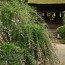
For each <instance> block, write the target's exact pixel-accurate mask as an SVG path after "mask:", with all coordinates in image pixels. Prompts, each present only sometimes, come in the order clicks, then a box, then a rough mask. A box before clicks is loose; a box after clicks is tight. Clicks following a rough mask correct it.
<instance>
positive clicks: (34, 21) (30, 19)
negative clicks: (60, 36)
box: [0, 0, 57, 65]
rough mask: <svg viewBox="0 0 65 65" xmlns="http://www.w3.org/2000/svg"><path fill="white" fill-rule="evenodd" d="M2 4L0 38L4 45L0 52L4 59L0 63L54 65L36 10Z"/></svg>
mask: <svg viewBox="0 0 65 65" xmlns="http://www.w3.org/2000/svg"><path fill="white" fill-rule="evenodd" d="M24 1H25V2H26V1H27V0H24ZM3 3H4V4H2V6H1V26H0V29H1V30H0V34H1V35H2V38H3V41H4V43H1V45H0V46H1V48H0V50H3V51H2V52H3V53H1V54H3V55H4V57H3V58H2V59H1V61H2V62H5V61H7V63H8V64H7V65H20V64H21V65H23V64H22V63H21V62H23V60H24V65H37V64H36V62H38V61H41V63H42V64H43V65H47V64H50V65H56V64H55V59H56V58H55V53H54V50H53V46H52V43H51V40H50V38H49V32H48V29H47V28H46V26H45V24H44V23H40V21H42V20H41V18H40V17H39V16H38V15H37V13H36V12H35V10H34V9H32V8H31V7H30V6H28V5H27V3H26V4H24V3H23V4H21V3H20V2H19V1H18V0H6V2H5V0H4V1H3ZM42 22H43V21H42ZM3 41H2V42H3ZM17 50H18V51H17ZM19 53H20V54H21V55H20V54H19ZM14 54H15V56H13V55H14ZM22 55H23V59H22ZM39 57H40V58H39ZM4 58H5V59H4ZM17 58H18V59H17ZM17 60H18V61H17ZM56 61H57V60H56Z"/></svg>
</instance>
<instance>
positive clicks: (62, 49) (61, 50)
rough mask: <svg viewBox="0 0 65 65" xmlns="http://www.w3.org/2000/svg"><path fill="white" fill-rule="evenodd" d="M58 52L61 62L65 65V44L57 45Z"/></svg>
mask: <svg viewBox="0 0 65 65" xmlns="http://www.w3.org/2000/svg"><path fill="white" fill-rule="evenodd" d="M56 47H57V50H56V53H57V56H58V58H59V60H60V63H61V65H65V44H56Z"/></svg>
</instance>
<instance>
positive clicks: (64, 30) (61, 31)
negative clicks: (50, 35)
mask: <svg viewBox="0 0 65 65" xmlns="http://www.w3.org/2000/svg"><path fill="white" fill-rule="evenodd" d="M57 33H59V34H60V36H61V38H62V39H65V25H63V26H60V27H59V28H57Z"/></svg>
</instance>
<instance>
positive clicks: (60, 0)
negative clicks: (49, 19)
mask: <svg viewBox="0 0 65 65" xmlns="http://www.w3.org/2000/svg"><path fill="white" fill-rule="evenodd" d="M28 3H30V4H65V0H28Z"/></svg>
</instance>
